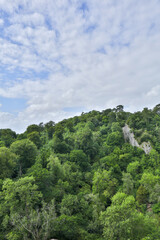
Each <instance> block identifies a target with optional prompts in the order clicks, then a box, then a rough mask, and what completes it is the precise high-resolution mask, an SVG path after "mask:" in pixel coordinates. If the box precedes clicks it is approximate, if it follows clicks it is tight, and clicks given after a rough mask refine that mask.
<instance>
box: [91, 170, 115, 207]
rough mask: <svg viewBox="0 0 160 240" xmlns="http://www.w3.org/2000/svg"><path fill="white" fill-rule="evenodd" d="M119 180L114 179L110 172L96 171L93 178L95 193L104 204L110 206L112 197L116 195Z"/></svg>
mask: <svg viewBox="0 0 160 240" xmlns="http://www.w3.org/2000/svg"><path fill="white" fill-rule="evenodd" d="M117 186H118V181H117V179H115V178H113V177H112V173H111V172H110V171H106V170H103V171H102V172H101V171H96V172H95V173H94V177H93V187H92V189H93V193H94V194H98V196H99V198H100V200H101V202H102V203H103V204H105V205H106V204H108V202H109V201H110V199H111V197H112V196H113V195H114V194H115V193H116V189H117Z"/></svg>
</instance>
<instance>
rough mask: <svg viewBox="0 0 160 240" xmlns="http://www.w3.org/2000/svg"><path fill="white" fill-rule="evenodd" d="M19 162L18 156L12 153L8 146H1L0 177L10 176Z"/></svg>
mask: <svg viewBox="0 0 160 240" xmlns="http://www.w3.org/2000/svg"><path fill="white" fill-rule="evenodd" d="M16 164H17V156H16V154H14V153H12V152H11V151H10V150H9V149H8V148H6V147H1V148H0V166H1V167H0V178H1V179H4V178H10V177H12V176H13V174H14V172H15V167H16Z"/></svg>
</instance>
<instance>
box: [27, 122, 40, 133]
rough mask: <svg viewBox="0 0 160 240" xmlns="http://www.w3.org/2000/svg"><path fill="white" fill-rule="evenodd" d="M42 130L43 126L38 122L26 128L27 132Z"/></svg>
mask: <svg viewBox="0 0 160 240" xmlns="http://www.w3.org/2000/svg"><path fill="white" fill-rule="evenodd" d="M40 131H41V127H40V126H39V125H36V124H32V125H29V126H28V127H27V130H26V132H27V134H30V133H32V132H38V133H40Z"/></svg>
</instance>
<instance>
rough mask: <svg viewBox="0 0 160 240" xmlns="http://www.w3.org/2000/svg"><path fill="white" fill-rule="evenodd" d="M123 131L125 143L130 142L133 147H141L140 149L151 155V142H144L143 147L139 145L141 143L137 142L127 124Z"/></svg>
mask: <svg viewBox="0 0 160 240" xmlns="http://www.w3.org/2000/svg"><path fill="white" fill-rule="evenodd" d="M122 130H123V134H124V139H125V141H129V143H130V144H131V145H132V146H133V147H139V148H141V149H143V151H144V152H145V153H146V154H149V153H150V151H151V149H152V147H151V144H150V142H143V143H142V144H141V145H139V143H138V142H137V140H136V139H135V137H134V134H133V132H132V130H131V129H130V127H129V126H128V125H127V124H125V126H124V127H123V128H122Z"/></svg>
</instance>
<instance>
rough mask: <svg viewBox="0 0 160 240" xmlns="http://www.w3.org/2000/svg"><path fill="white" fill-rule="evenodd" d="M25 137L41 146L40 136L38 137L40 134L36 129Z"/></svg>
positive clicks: (38, 146)
mask: <svg viewBox="0 0 160 240" xmlns="http://www.w3.org/2000/svg"><path fill="white" fill-rule="evenodd" d="M27 138H28V139H29V140H30V141H32V142H33V143H34V144H35V145H36V146H37V148H40V147H41V138H40V134H39V133H38V132H37V131H34V132H31V133H29V134H28V135H27Z"/></svg>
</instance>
